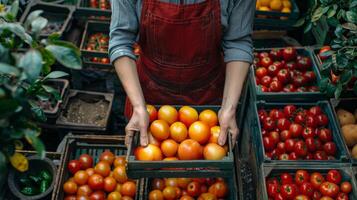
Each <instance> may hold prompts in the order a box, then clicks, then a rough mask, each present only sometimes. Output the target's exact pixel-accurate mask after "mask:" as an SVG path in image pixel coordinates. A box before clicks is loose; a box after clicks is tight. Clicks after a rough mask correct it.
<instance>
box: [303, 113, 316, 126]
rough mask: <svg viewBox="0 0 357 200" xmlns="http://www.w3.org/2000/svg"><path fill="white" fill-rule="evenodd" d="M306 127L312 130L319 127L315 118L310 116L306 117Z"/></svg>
mask: <svg viewBox="0 0 357 200" xmlns="http://www.w3.org/2000/svg"><path fill="white" fill-rule="evenodd" d="M306 126H308V127H311V128H316V127H317V122H316V119H315V117H314V116H312V115H308V116H306Z"/></svg>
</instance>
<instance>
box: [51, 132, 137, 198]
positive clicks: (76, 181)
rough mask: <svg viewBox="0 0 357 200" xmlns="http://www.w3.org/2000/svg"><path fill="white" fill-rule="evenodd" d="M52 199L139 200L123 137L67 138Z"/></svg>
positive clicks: (84, 136) (82, 136)
mask: <svg viewBox="0 0 357 200" xmlns="http://www.w3.org/2000/svg"><path fill="white" fill-rule="evenodd" d="M65 140H66V141H65V147H64V153H63V156H62V158H61V164H60V167H59V172H58V176H57V178H56V181H55V183H56V184H55V186H54V189H53V194H52V199H53V200H59V199H76V198H77V199H88V198H90V199H120V198H122V199H124V197H125V196H126V198H125V199H138V198H139V191H138V188H139V187H138V185H139V181H136V180H132V179H129V178H128V176H127V174H126V168H125V165H126V160H125V153H126V146H125V145H124V138H123V137H122V136H105V135H80V136H79V135H77V136H67V138H66V139H65Z"/></svg>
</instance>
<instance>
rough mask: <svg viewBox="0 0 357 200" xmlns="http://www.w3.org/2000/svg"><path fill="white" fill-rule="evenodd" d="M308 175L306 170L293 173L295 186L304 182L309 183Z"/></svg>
mask: <svg viewBox="0 0 357 200" xmlns="http://www.w3.org/2000/svg"><path fill="white" fill-rule="evenodd" d="M309 180H310V175H309V172H307V171H306V170H297V171H296V173H295V183H296V184H297V185H302V184H303V183H305V182H309Z"/></svg>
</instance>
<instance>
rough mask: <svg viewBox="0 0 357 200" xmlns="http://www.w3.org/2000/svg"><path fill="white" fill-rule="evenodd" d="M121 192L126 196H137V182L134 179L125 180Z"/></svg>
mask: <svg viewBox="0 0 357 200" xmlns="http://www.w3.org/2000/svg"><path fill="white" fill-rule="evenodd" d="M120 193H121V194H122V195H124V196H129V197H133V198H134V197H135V193H136V183H134V182H133V181H127V182H125V183H124V184H123V185H122V187H121V191H120Z"/></svg>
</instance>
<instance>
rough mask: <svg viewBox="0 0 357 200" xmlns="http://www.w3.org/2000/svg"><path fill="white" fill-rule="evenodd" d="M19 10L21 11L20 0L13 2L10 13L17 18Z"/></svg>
mask: <svg viewBox="0 0 357 200" xmlns="http://www.w3.org/2000/svg"><path fill="white" fill-rule="evenodd" d="M18 12H19V1H17V0H16V1H14V2H13V3H12V4H11V8H10V13H11V15H12V16H14V17H15V18H16V16H17V13H18Z"/></svg>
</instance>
